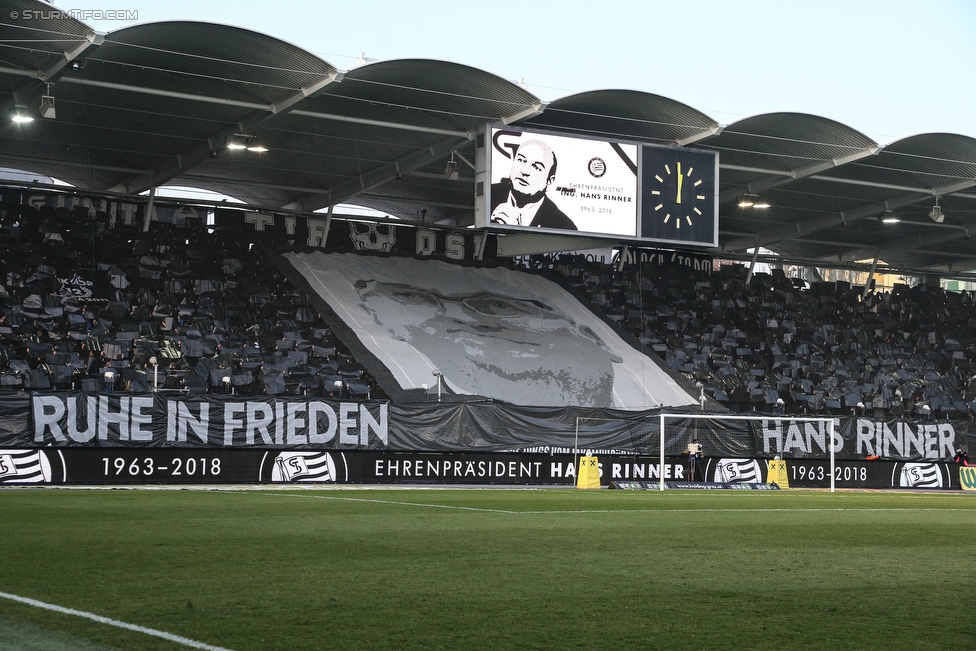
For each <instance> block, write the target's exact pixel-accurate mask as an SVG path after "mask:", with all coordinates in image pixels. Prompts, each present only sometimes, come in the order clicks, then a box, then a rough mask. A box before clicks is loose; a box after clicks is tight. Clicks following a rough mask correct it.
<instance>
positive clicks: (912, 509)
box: [227, 491, 976, 515]
mask: <svg viewBox="0 0 976 651" xmlns="http://www.w3.org/2000/svg"><path fill="white" fill-rule="evenodd" d="M227 492H237V493H239V494H244V491H227ZM247 494H252V493H250V492H248V493H247ZM262 494H263V495H273V496H275V497H299V498H302V497H304V498H306V499H315V500H336V501H342V502H370V503H373V504H395V505H399V506H419V507H424V508H429V509H448V510H456V511H481V512H484V513H504V514H507V515H558V514H560V513H569V514H575V515H578V514H585V513H794V512H795V513H802V512H806V511H822V512H834V511H836V512H841V511H856V512H868V513H870V512H889V511H896V512H897V511H905V512H925V511H965V512H970V513H973V514H976V509H959V508H955V507H952V508H947V509H940V508H932V507H908V508H890V507H889V508H881V507H865V508H857V507H853V508H850V507H813V508H770V509H742V508H738V509H566V510H548V511H511V510H507V509H485V508H479V507H476V506H454V505H450V504H429V503H426V502H398V501H396V500H377V499H366V498H362V497H333V496H331V495H298V494H295V493H277V492H272V491H268V492H264V493H262Z"/></svg>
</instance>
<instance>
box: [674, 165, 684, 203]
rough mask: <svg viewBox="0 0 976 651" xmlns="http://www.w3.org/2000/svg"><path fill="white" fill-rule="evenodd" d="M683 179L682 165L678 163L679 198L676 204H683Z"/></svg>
mask: <svg viewBox="0 0 976 651" xmlns="http://www.w3.org/2000/svg"><path fill="white" fill-rule="evenodd" d="M683 178H684V177H683V176H682V174H681V163H678V198H677V199H675V200H674V202H675V203H681V181H682V179H683Z"/></svg>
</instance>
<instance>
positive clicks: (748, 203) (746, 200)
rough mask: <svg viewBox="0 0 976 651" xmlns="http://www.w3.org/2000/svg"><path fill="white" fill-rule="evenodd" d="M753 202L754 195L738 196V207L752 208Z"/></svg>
mask: <svg viewBox="0 0 976 651" xmlns="http://www.w3.org/2000/svg"><path fill="white" fill-rule="evenodd" d="M755 203H756V202H755V197H753V195H751V194H744V195H742V196H741V197H739V208H752V206H753V205H754V204H755Z"/></svg>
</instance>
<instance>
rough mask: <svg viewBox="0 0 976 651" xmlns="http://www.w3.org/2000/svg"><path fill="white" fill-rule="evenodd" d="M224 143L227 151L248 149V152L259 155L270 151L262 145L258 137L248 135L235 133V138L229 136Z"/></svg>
mask: <svg viewBox="0 0 976 651" xmlns="http://www.w3.org/2000/svg"><path fill="white" fill-rule="evenodd" d="M224 142H225V144H226V146H227V149H235V150H240V149H246V150H247V151H253V152H256V153H259V154H263V153H264V152H266V151H268V148H267V147H265V146H264V145H262V144H261V141H260V140H258V139H257V137H256V136H252V135H248V134H246V133H235V134H234V135H233V136H228V137H227V139H226V140H225V141H224Z"/></svg>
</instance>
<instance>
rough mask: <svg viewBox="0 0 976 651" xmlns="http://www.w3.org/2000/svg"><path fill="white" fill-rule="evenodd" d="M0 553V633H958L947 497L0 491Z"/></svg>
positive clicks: (958, 561) (252, 639)
mask: <svg viewBox="0 0 976 651" xmlns="http://www.w3.org/2000/svg"><path fill="white" fill-rule="evenodd" d="M0 550H2V559H0V593H2V596H0V650H6V649H39V650H40V649H44V650H58V649H63V650H79V649H84V650H92V651H106V650H111V649H186V648H202V649H206V648H210V649H214V648H220V649H230V650H232V651H249V650H264V649H282V650H286V649H287V650H299V649H608V650H612V649H620V650H625V649H776V650H782V649H886V650H890V649H972V648H976V634H974V632H973V631H974V630H976V629H974V626H976V624H974V622H973V616H972V610H973V608H972V601H971V599H972V595H973V594H974V593H976V589H974V586H976V580H974V578H973V577H972V575H973V571H972V568H973V566H974V559H976V499H974V497H973V496H971V495H968V494H962V493H954V494H945V493H942V494H936V493H879V492H871V493H869V492H850V493H835V494H830V493H823V492H787V491H783V492H740V491H715V492H708V493H703V492H690V491H689V492H681V491H667V492H664V493H658V492H630V491H608V490H600V491H577V490H572V489H545V490H489V489H484V490H479V489H474V490H421V489H417V490H385V489H383V490H381V489H371V490H328V489H321V490H284V489H281V490H267V489H265V490H243V489H241V490H234V489H221V490H26V489H14V490H10V489H4V490H2V491H0ZM25 599H28V600H35V601H34V602H31V603H25V602H24V600H25ZM45 605H46V606H47V607H44V606H45ZM52 607H53V608H56V609H60V610H51V609H50V608H52ZM66 609H71V610H72V611H77V612H65V611H66ZM92 616H99V617H101V618H105V619H104V620H102V621H94V620H93V619H92ZM125 625H129V626H135V627H143V628H144V629H145V630H132V629H131V628H123V626H125ZM160 635H163V636H169V639H166V638H164V637H160ZM194 645H196V646H194Z"/></svg>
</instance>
